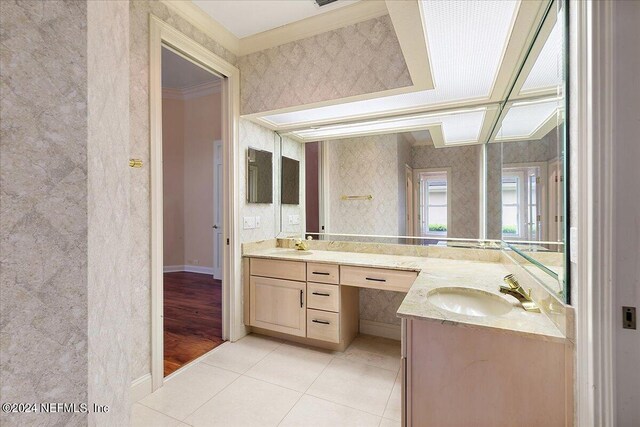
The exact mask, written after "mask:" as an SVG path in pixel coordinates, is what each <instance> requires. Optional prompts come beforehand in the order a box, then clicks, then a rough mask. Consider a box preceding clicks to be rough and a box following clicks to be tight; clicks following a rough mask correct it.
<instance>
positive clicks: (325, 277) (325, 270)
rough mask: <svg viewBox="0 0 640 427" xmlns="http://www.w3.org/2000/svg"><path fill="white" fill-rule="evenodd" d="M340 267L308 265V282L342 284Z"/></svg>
mask: <svg viewBox="0 0 640 427" xmlns="http://www.w3.org/2000/svg"><path fill="white" fill-rule="evenodd" d="M339 279H340V267H339V266H338V265H337V264H318V263H313V262H308V263H307V281H308V282H320V283H333V284H336V285H337V284H338V283H340V280H339Z"/></svg>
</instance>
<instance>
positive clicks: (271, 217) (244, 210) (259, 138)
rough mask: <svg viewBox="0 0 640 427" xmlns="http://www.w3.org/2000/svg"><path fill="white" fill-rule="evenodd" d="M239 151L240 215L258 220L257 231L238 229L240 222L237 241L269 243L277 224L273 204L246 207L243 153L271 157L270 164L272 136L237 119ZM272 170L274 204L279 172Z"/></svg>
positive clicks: (245, 159)
mask: <svg viewBox="0 0 640 427" xmlns="http://www.w3.org/2000/svg"><path fill="white" fill-rule="evenodd" d="M239 135H240V150H239V156H240V158H239V159H238V162H239V164H238V168H239V175H240V182H239V188H238V198H239V199H240V214H241V215H242V216H243V217H244V216H259V217H260V223H261V224H260V228H255V229H249V230H245V229H244V228H242V218H240V219H241V221H240V227H241V229H240V241H241V242H243V243H244V242H254V241H256V240H266V239H273V238H274V237H275V236H277V235H278V231H279V228H280V224H279V223H278V222H277V220H276V204H275V203H247V180H246V174H247V149H248V148H249V147H251V148H257V149H258V150H264V151H268V152H270V153H273V156H272V161H274V162H275V159H276V154H275V153H276V141H277V135H276V134H275V132H273V131H271V130H269V129H267V128H265V127H262V126H259V125H257V124H255V123H253V122H250V121H249V120H245V119H240V130H239ZM275 165H276V163H274V167H273V172H272V173H273V178H272V179H273V182H274V193H273V200H274V201H275V200H276V191H275V189H276V186H275V183H277V182H279V180H278V173H279V169H277V168H276V167H275Z"/></svg>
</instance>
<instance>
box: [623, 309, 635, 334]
mask: <svg viewBox="0 0 640 427" xmlns="http://www.w3.org/2000/svg"><path fill="white" fill-rule="evenodd" d="M622 327H623V328H624V329H636V308H635V307H622Z"/></svg>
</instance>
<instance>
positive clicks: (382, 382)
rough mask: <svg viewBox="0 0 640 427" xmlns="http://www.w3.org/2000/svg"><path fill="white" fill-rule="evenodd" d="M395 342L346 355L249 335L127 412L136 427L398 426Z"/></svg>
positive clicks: (363, 345) (371, 342) (357, 344)
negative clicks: (129, 412)
mask: <svg viewBox="0 0 640 427" xmlns="http://www.w3.org/2000/svg"><path fill="white" fill-rule="evenodd" d="M399 374H400V342H399V341H393V340H388V339H385V338H378V337H371V336H366V335H361V336H359V337H357V338H356V339H355V340H354V341H353V343H352V344H351V345H350V346H349V348H347V350H345V352H344V353H337V352H328V351H323V350H319V349H315V348H309V347H304V346H300V345H296V344H293V343H289V342H283V341H280V340H275V339H271V338H267V337H263V336H260V335H249V336H246V337H244V338H243V339H241V340H239V341H237V342H235V343H229V342H227V343H224V344H222V345H221V346H219V347H217V348H216V349H214V350H213V352H211V354H210V355H209V356H207V357H206V358H204V359H203V360H201V361H199V362H198V363H196V364H194V365H192V366H189V367H187V368H186V369H184V371H182V372H180V373H178V374H177V375H176V376H175V377H173V378H171V379H170V380H169V381H167V383H166V384H165V385H164V387H162V388H161V389H160V390H158V391H156V392H155V393H153V394H151V395H149V396H147V397H145V398H144V399H142V400H141V401H139V402H138V403H136V404H134V405H133V410H132V417H131V425H132V426H134V427H156V426H157V427H185V426H194V427H200V426H225V427H245V426H247V427H249V426H260V427H268V426H289V427H290V426H304V427H311V426H327V427H337V426H348V427H356V426H363V427H364V426H375V427H378V426H383V427H394V426H395V427H399V426H400V375H399Z"/></svg>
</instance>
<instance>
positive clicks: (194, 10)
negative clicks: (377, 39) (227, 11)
mask: <svg viewBox="0 0 640 427" xmlns="http://www.w3.org/2000/svg"><path fill="white" fill-rule="evenodd" d="M161 1H162V3H164V4H165V5H167V7H169V8H170V9H171V10H172V11H174V12H175V13H177V14H178V15H180V16H181V17H182V18H184V19H185V20H187V21H189V22H190V23H191V24H192V25H193V26H194V27H196V28H197V29H199V30H200V31H202V32H203V33H205V34H206V35H207V36H209V37H211V38H212V39H214V40H215V41H217V42H218V43H220V44H221V45H222V46H223V47H224V48H225V49H227V50H228V51H230V52H232V53H233V54H235V55H237V56H244V55H247V54H249V53H254V52H258V51H261V50H265V49H269V48H272V47H276V46H280V45H282V44H285V43H290V42H293V41H296V40H301V39H304V38H307V37H312V36H314V35H317V34H322V33H325V32H327V31H331V30H335V29H338V28H342V27H346V26H348V25H352V24H356V23H358V22H363V21H367V20H369V19H373V18H377V17H380V16H384V15H386V14H387V13H388V11H387V6H386V4H385V2H384V1H379V0H362V1H359V2H357V3H354V4H352V5H349V6H344V7H341V8H339V9H334V10H330V11H328V12H325V13H323V14H320V15H316V16H312V17H309V18H306V19H303V20H300V21H297V22H292V23H291V24H287V25H284V26H282V27H279V28H274V29H273V30H268V31H264V32H262V33H259V34H255V35H252V36H248V37H244V38H238V37H236V36H235V34H233V33H232V32H231V31H229V30H227V29H226V28H225V27H224V26H223V25H222V24H220V23H219V22H218V21H216V20H215V19H213V18H212V17H211V16H209V15H208V14H207V13H206V12H205V11H203V10H202V9H200V8H199V7H198V6H196V5H195V4H194V3H192V2H191V1H185V0H161Z"/></svg>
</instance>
